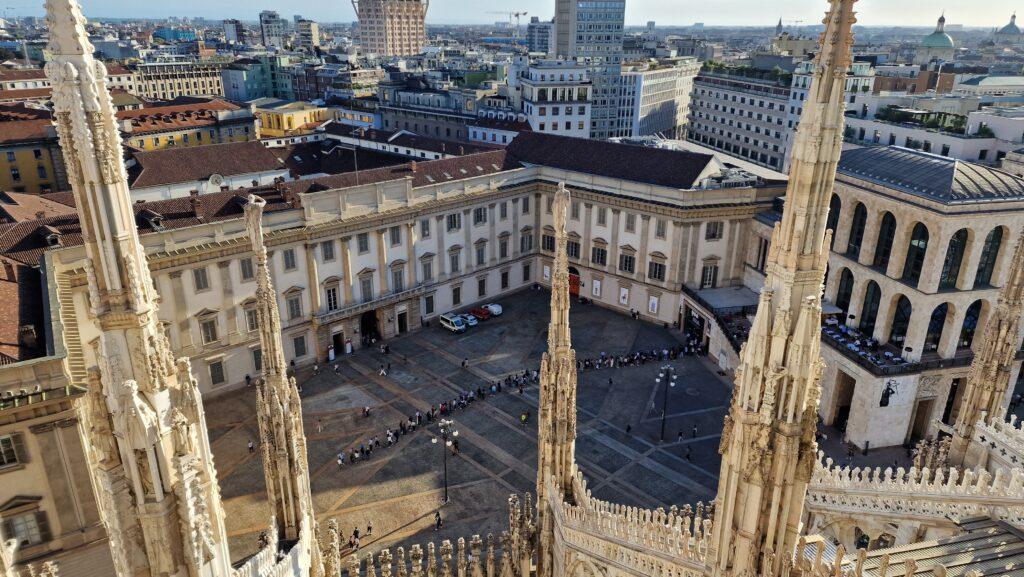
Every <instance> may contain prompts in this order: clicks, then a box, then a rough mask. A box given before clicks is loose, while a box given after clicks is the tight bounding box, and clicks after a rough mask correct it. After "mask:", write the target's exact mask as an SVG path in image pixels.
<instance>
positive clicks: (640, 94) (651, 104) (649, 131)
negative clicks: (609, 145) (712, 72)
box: [618, 56, 700, 138]
mask: <svg viewBox="0 0 1024 577" xmlns="http://www.w3.org/2000/svg"><path fill="white" fill-rule="evenodd" d="M698 72H700V63H699V62H697V59H696V58H694V57H692V56H686V57H683V58H676V59H665V60H660V61H657V62H640V63H634V64H629V65H626V66H624V67H623V69H622V77H621V78H622V80H621V91H620V94H621V100H620V102H619V122H620V126H619V134H618V135H619V136H650V135H655V134H658V135H662V136H665V137H670V138H671V137H676V136H681V135H682V134H683V133H684V132H685V130H684V127H685V125H686V116H687V114H689V112H690V95H691V93H692V92H693V79H694V78H695V77H696V76H697V73H698Z"/></svg>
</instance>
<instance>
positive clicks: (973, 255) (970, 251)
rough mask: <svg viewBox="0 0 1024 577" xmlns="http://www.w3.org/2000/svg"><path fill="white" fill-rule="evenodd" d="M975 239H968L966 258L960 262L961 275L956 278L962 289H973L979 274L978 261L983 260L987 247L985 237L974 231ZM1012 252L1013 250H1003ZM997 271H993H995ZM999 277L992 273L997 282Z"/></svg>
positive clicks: (965, 250) (957, 286)
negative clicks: (983, 251) (982, 255)
mask: <svg viewBox="0 0 1024 577" xmlns="http://www.w3.org/2000/svg"><path fill="white" fill-rule="evenodd" d="M973 235H974V239H973V240H970V241H968V243H967V246H966V247H964V259H963V261H962V262H961V263H960V277H959V278H957V279H956V288H958V289H960V290H971V289H972V288H974V277H975V276H977V274H978V263H979V262H981V252H982V250H984V248H985V239H984V238H982V237H980V236H979V235H978V233H977V232H974V233H973ZM1003 252H1006V253H1012V252H1013V251H1012V250H1006V251H1003ZM995 272H997V271H993V273H995ZM998 279H999V277H997V276H996V275H995V274H993V275H992V281H993V282H997V281H998Z"/></svg>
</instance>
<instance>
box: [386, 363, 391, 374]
mask: <svg viewBox="0 0 1024 577" xmlns="http://www.w3.org/2000/svg"><path fill="white" fill-rule="evenodd" d="M390 372H391V361H388V373H390ZM385 374H387V373H385Z"/></svg>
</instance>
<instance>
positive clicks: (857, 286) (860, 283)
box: [832, 277, 868, 327]
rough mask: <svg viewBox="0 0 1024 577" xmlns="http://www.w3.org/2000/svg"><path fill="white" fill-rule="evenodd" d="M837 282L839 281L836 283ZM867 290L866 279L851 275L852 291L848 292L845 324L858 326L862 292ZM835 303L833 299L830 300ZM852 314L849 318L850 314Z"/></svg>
mask: <svg viewBox="0 0 1024 577" xmlns="http://www.w3.org/2000/svg"><path fill="white" fill-rule="evenodd" d="M836 284H839V283H836ZM867 290H868V281H867V280H865V279H863V278H857V277H853V291H851V292H850V309H849V310H848V311H847V314H846V318H845V319H843V322H844V323H846V325H847V326H851V327H858V326H860V313H861V311H862V310H863V309H864V294H865V293H867ZM832 304H835V301H832ZM851 315H852V316H853V318H852V319H851V318H850V316H851Z"/></svg>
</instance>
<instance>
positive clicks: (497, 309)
mask: <svg viewBox="0 0 1024 577" xmlns="http://www.w3.org/2000/svg"><path fill="white" fill-rule="evenodd" d="M484 308H485V309H487V310H489V311H491V316H492V317H500V316H501V313H502V310H501V305H499V304H498V303H491V304H489V305H484Z"/></svg>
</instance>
